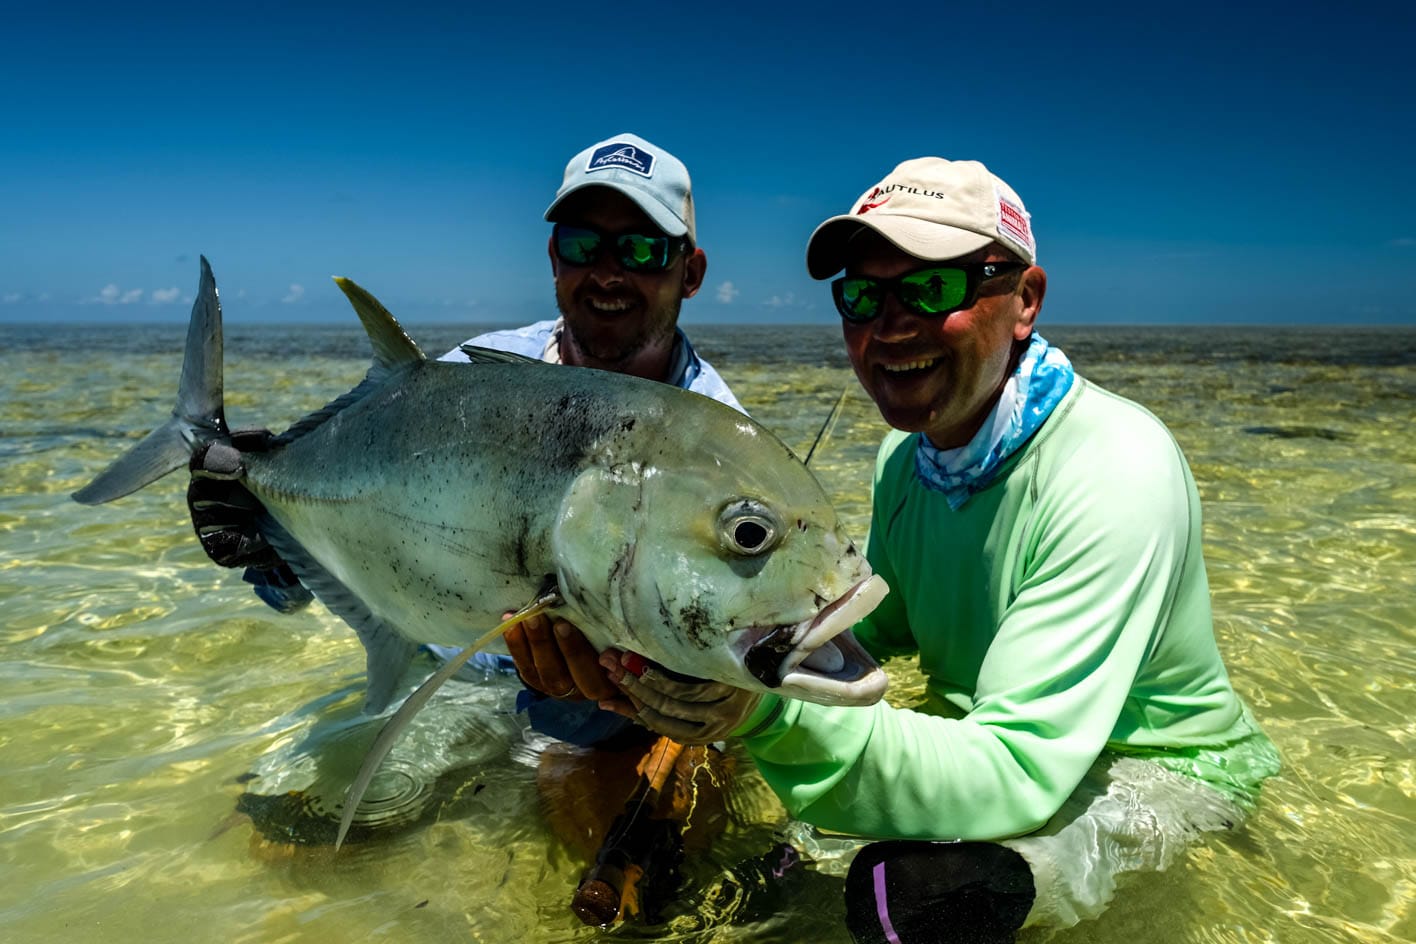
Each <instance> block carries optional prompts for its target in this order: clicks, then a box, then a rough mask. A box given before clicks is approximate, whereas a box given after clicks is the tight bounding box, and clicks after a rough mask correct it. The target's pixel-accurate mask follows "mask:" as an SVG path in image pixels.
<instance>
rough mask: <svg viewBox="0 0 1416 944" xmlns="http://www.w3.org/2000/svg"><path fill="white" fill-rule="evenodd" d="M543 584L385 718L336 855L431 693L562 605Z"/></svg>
mask: <svg viewBox="0 0 1416 944" xmlns="http://www.w3.org/2000/svg"><path fill="white" fill-rule="evenodd" d="M547 584H548V585H542V588H541V592H540V593H538V594H537V595H536V599H534V600H532V601H531V602H530V603H528V604H526V605H525V606H523V607H522V608H521V609H519V610H517V611H516V612H515V613H513V614H511V616H509V617H507V618H506V619H504V620H502V621H501V623H499V624H498V625H497V626H496V628H495V629H492V630H491V631H490V632H488V633H486V634H484V635H483V636H482V637H481V638H480V639H478V640H477V641H476V642H474V643H473V644H472V645H470V646H468V647H467V648H466V649H463V650H462V651H461V652H459V653H458V654H457V655H456V656H454V657H453V658H451V659H449V660H447V662H445V663H444V664H443V665H442V666H441V667H440V668H439V669H438V670H437V671H436V672H434V673H433V674H432V675H430V676H428V678H427V680H426V681H425V682H423V684H422V685H419V686H418V687H417V688H416V689H415V690H414V691H413V694H411V695H409V696H408V698H407V699H406V700H405V701H404V702H403V704H401V705H399V706H398V710H397V711H395V712H394V713H393V717H391V718H389V719H388V721H387V722H386V723H385V724H384V726H383V729H382V730H381V731H379V736H378V737H377V738H375V739H374V743H373V744H372V745H370V747H369V752H368V753H367V754H366V755H364V763H363V764H362V765H361V766H360V767H359V773H358V775H357V776H356V777H355V778H354V782H353V783H351V784H350V785H349V792H348V793H347V794H346V795H345V798H344V813H343V815H341V816H340V819H339V832H338V834H337V835H336V836H335V838H334V849H335V851H336V852H338V851H339V847H340V846H342V845H344V837H345V836H347V835H349V827H350V826H352V825H353V824H354V814H355V813H356V812H358V810H359V803H360V801H361V800H363V799H364V792H365V791H366V790H368V789H369V784H370V783H372V782H373V780H374V774H376V773H378V771H379V765H381V764H382V763H383V760H384V758H385V757H387V756H388V752H389V751H391V750H393V745H394V744H396V743H397V742H398V738H399V736H400V735H402V734H403V732H404V730H405V729H406V728H407V727H408V725H409V724H411V723H412V721H413V718H414V716H416V715H417V714H418V711H419V710H420V709H421V708H422V707H423V706H424V705H426V704H427V703H428V699H430V698H432V697H433V694H434V693H435V692H436V691H437V690H438V689H439V688H442V686H443V683H444V682H446V681H447V680H448V679H450V678H452V677H453V676H454V675H456V674H457V673H458V671H460V670H461V668H462V667H463V666H464V665H466V664H467V660H468V659H470V658H472V656H473V655H475V654H476V653H477V652H478V651H480V650H481V649H482V647H483V646H485V645H486V644H487V643H489V642H491V641H492V640H493V639H495V638H497V637H498V636H500V635H501V634H502V633H504V632H506V631H507V630H508V629H510V628H511V627H513V626H515V625H516V624H517V623H519V622H521V621H522V620H524V619H526V618H527V617H530V616H535V615H536V614H537V613H541V612H543V611H545V610H549V609H552V608H554V607H556V606H559V605H560V604H561V603H562V602H563V601H562V600H561V595H560V591H559V590H557V589H556V586H555V578H554V577H553V576H552V577H548V578H547ZM371 657H372V656H371Z"/></svg>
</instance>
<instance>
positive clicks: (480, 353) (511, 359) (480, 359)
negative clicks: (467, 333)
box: [458, 344, 542, 364]
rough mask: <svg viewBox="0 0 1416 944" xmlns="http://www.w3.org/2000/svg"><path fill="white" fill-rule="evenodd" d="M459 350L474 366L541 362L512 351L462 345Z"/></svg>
mask: <svg viewBox="0 0 1416 944" xmlns="http://www.w3.org/2000/svg"><path fill="white" fill-rule="evenodd" d="M458 348H459V350H461V351H462V353H463V354H466V355H467V359H468V360H469V361H471V362H472V363H474V364H540V363H542V362H541V361H538V360H536V358H534V357H526V356H524V355H522V354H513V353H511V352H510V351H496V350H493V349H492V348H489V347H478V346H477V345H475V344H460V345H458Z"/></svg>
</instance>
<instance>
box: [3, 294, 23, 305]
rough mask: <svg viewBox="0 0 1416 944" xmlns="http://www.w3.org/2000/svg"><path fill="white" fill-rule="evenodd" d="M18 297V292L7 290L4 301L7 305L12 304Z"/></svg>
mask: <svg viewBox="0 0 1416 944" xmlns="http://www.w3.org/2000/svg"><path fill="white" fill-rule="evenodd" d="M20 298H21V296H20V293H19V292H8V293H6V295H5V298H4V302H5V304H7V305H13V304H15V303H16V302H18V301H19V300H20Z"/></svg>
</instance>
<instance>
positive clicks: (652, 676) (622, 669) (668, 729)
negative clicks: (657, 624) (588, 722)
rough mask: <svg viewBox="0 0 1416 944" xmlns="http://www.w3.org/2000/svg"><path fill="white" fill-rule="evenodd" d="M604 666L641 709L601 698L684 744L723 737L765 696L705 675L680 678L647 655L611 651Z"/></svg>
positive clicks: (602, 659)
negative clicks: (626, 707) (623, 705)
mask: <svg viewBox="0 0 1416 944" xmlns="http://www.w3.org/2000/svg"><path fill="white" fill-rule="evenodd" d="M600 666H601V667H602V668H603V669H604V670H605V672H606V673H607V674H608V675H609V677H610V678H611V679H612V680H613V681H614V682H615V684H617V685H618V686H619V687H620V688H621V689H623V691H624V693H625V694H627V695H628V696H629V698H630V700H631V701H633V703H634V706H635V708H636V709H637V710H635V711H631V712H626V711H621V710H620V709H619V708H618V707H616V706H614V705H612V704H608V703H605V702H601V704H600V707H602V708H606V709H608V710H611V711H618V712H619V713H620V714H626V715H628V716H629V717H632V718H634V719H635V720H637V721H639V722H640V723H641V724H643V725H644V726H645V727H647V728H648V729H649V730H651V731H654V732H656V733H658V734H662V735H665V736H666V737H671V738H673V739H674V740H676V741H679V742H681V743H684V744H711V743H713V742H714V741H721V740H723V739H724V738H726V737H727V736H728V735H729V734H731V733H732V732H733V731H734V730H736V729H737V728H738V727H740V726H741V725H742V723H743V722H744V721H746V720H747V717H748V716H749V715H751V714H752V712H753V709H755V708H756V707H757V703H758V702H759V701H761V700H762V693H761V692H752V691H748V690H746V689H742V688H736V687H734V686H732V685H725V684H723V683H722V682H711V681H708V680H706V679H687V678H684V679H682V680H680V679H675V678H673V677H672V676H671V673H669V672H668V671H666V670H664V669H662V668H659V667H657V666H653V665H650V664H647V663H646V661H645V659H644V658H643V657H642V656H638V655H636V654H634V653H621V652H620V651H619V650H617V649H606V650H605V651H604V652H602V653H601V654H600Z"/></svg>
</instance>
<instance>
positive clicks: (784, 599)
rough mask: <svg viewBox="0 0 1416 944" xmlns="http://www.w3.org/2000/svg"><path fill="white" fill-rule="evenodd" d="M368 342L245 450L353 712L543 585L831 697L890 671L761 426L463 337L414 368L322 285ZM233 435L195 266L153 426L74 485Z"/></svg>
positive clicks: (679, 645) (793, 468)
mask: <svg viewBox="0 0 1416 944" xmlns="http://www.w3.org/2000/svg"><path fill="white" fill-rule="evenodd" d="M336 282H337V283H338V284H339V287H340V288H341V289H343V291H344V293H345V294H346V295H347V296H348V297H349V299H350V301H351V302H352V303H353V305H354V309H355V311H356V312H357V313H358V315H359V318H360V320H361V321H362V322H363V324H364V327H365V329H366V330H367V331H368V333H369V338H370V341H371V342H372V344H373V350H374V365H373V367H372V368H371V369H370V370H369V373H368V375H367V376H366V377H365V379H364V381H363V382H362V383H360V384H359V385H358V386H357V387H355V388H354V389H353V390H351V391H350V392H348V393H346V394H345V395H343V396H342V397H340V398H338V399H337V400H335V401H333V402H332V403H330V404H329V405H328V406H326V407H325V408H324V409H322V410H320V411H317V412H316V413H313V414H311V415H310V416H307V417H305V418H304V419H302V420H300V421H299V422H298V423H296V424H295V425H294V426H292V427H291V428H290V429H289V430H287V431H286V432H284V433H282V434H281V435H280V436H279V437H277V442H276V446H275V448H273V449H271V450H270V451H268V452H261V453H248V454H246V455H244V456H243V464H244V466H245V469H246V473H245V477H244V480H243V483H244V485H245V486H246V487H247V488H248V489H250V491H251V492H252V493H254V494H255V496H256V497H257V498H259V499H260V501H261V503H262V504H263V505H264V506H265V508H266V516H265V517H264V518H263V519H262V522H261V530H262V533H263V534H264V535H265V536H266V538H267V539H268V540H269V541H270V543H271V544H272V546H273V547H274V548H275V549H276V550H277V551H278V552H279V553H280V555H281V557H283V558H284V559H285V560H286V561H287V562H288V563H289V564H290V566H291V567H292V569H294V571H295V573H296V574H297V575H298V576H299V577H300V580H301V582H303V583H304V584H305V585H306V586H307V587H309V588H310V589H311V590H312V591H314V593H315V595H316V596H317V597H319V599H320V600H321V601H322V602H323V603H324V604H325V605H326V606H327V607H329V609H330V610H332V611H333V612H334V613H336V614H337V615H339V616H340V617H341V618H343V619H344V620H345V621H346V622H347V623H349V625H350V626H352V627H353V628H354V630H355V631H356V632H357V633H358V635H359V638H360V640H361V641H362V642H363V644H364V648H365V650H366V652H367V658H368V688H367V694H366V699H365V706H366V708H367V709H368V710H370V711H381V710H383V708H384V707H385V706H386V705H387V704H388V703H389V702H390V700H391V699H392V698H393V697H394V695H395V694H397V693H396V692H395V689H396V687H397V685H398V681H399V679H400V677H401V676H402V675H403V674H404V671H405V669H406V668H407V667H408V664H409V662H410V660H411V659H412V657H413V655H414V653H415V652H416V651H417V647H418V646H419V645H420V644H422V643H439V644H444V645H455V646H466V645H468V644H470V643H472V642H473V641H474V640H476V639H478V638H479V637H481V636H482V635H483V634H484V633H485V632H486V631H487V630H488V629H489V628H491V627H493V626H495V625H496V624H497V623H498V622H499V621H500V619H501V615H502V614H503V613H505V612H508V611H515V610H517V609H518V608H521V607H523V606H525V605H526V604H527V603H528V601H531V600H533V599H535V598H536V597H537V596H538V594H541V593H543V592H544V590H545V589H546V588H547V587H548V586H551V585H554V587H555V589H556V590H557V591H558V595H557V600H558V603H557V605H556V607H555V609H554V610H552V612H553V613H556V614H558V615H563V616H564V617H565V618H567V619H569V620H570V621H571V622H573V623H574V624H575V625H577V626H579V627H580V628H581V630H582V631H584V633H585V635H586V637H587V638H588V639H589V640H590V641H591V642H592V643H593V644H594V645H595V646H596V647H598V648H601V649H603V648H605V647H608V646H617V647H619V648H622V649H626V650H632V651H635V652H638V653H641V654H643V655H644V656H647V657H648V658H650V659H653V660H654V661H656V662H658V663H660V664H662V665H664V666H665V667H667V668H669V669H672V670H674V671H677V672H680V673H683V674H686V675H692V676H697V677H701V678H709V679H714V680H716V681H720V682H725V683H728V684H731V685H736V686H739V687H742V688H748V689H757V690H764V691H775V692H778V693H780V694H782V695H786V696H790V697H794V698H801V699H805V700H808V701H813V702H820V703H823V704H834V705H865V704H871V703H873V702H876V701H878V700H879V699H880V697H881V696H882V695H883V693H884V690H885V684H886V678H885V675H884V673H883V672H882V671H881V670H880V668H879V667H878V666H877V665H876V664H875V662H874V661H873V660H872V659H871V658H870V656H869V655H867V654H866V652H865V651H864V650H863V649H862V648H861V647H860V646H859V644H857V643H856V641H855V640H854V638H853V637H852V636H851V634H850V632H849V630H848V628H849V627H850V626H851V625H852V624H853V623H854V622H855V621H856V620H858V619H860V618H861V617H862V616H864V615H865V614H866V613H868V612H869V611H870V610H871V609H873V608H874V607H875V605H876V604H877V603H879V601H880V599H881V598H882V597H883V596H884V594H885V593H886V589H887V588H886V587H885V586H884V583H883V581H881V579H880V578H879V577H876V576H873V575H872V574H871V571H870V567H869V565H868V564H867V563H866V562H865V559H864V557H863V556H862V555H861V554H860V553H859V552H858V551H857V550H856V548H855V546H854V545H853V544H852V543H851V541H850V539H849V538H847V537H846V535H845V534H844V533H843V532H842V531H841V528H840V526H839V524H838V522H837V519H836V514H835V512H834V510H833V509H832V507H831V505H830V502H829V501H828V500H827V498H826V495H825V494H824V492H823V491H822V489H821V487H820V485H819V484H818V483H817V482H816V480H815V479H814V478H813V477H812V475H811V474H810V473H809V472H808V471H807V469H806V468H805V466H803V465H802V463H801V462H800V461H799V460H797V459H796V457H795V456H793V455H792V453H791V451H790V450H788V449H787V447H786V446H784V445H783V444H782V443H781V442H780V441H779V440H778V439H777V438H776V437H775V436H773V435H772V434H771V433H770V432H769V431H768V430H767V429H766V428H764V427H763V426H761V425H759V424H758V423H755V422H754V421H752V420H751V419H749V418H748V417H746V416H744V415H742V414H740V413H738V412H736V411H734V410H732V409H730V408H728V407H726V406H724V405H722V404H720V403H717V402H715V401H713V400H710V399H709V398H707V397H703V396H700V395H698V394H696V393H690V392H687V391H684V390H681V389H678V388H676V387H671V386H668V385H666V384H660V383H653V382H650V381H646V380H640V379H638V378H635V377H630V376H626V375H623V374H616V373H609V372H605V371H598V370H589V369H582V368H572V367H560V366H551V365H546V364H541V363H539V362H535V361H530V360H528V359H526V358H522V357H518V356H515V355H510V354H505V353H502V352H497V351H488V350H483V349H478V348H467V349H466V350H467V353H468V355H469V356H470V357H471V358H472V360H473V364H471V365H467V364H452V363H445V362H440V361H436V360H429V359H428V358H426V357H425V356H424V355H423V353H422V352H421V351H420V350H419V349H418V346H417V345H416V344H414V343H413V341H412V340H411V339H410V338H409V337H408V336H407V335H406V334H405V333H404V331H403V329H402V328H401V327H400V326H399V324H398V323H397V322H396V321H395V320H394V319H393V316H392V315H390V314H389V313H388V312H387V311H385V310H384V308H383V306H382V305H380V304H379V303H378V301H377V300H375V299H374V298H373V297H372V296H371V295H369V294H368V293H367V292H365V291H364V290H363V289H361V288H359V286H357V285H355V284H354V283H352V282H350V281H348V280H346V279H336ZM228 439H229V430H228V428H227V425H226V421H225V418H224V416H223V410H222V340H221V307H220V304H219V301H218V298H217V292H216V283H215V280H214V279H213V277H212V274H211V268H210V266H209V265H208V264H207V261H206V259H205V258H203V259H202V271H201V282H200V286H199V290H198V295H197V300H196V302H195V304H194V305H193V307H192V320H191V323H190V325H189V327H188V333H187V348H186V355H185V362H184V364H183V368H182V379H181V384H180V388H179V394H178V398H177V405H176V407H175V408H174V409H173V416H172V418H171V419H170V420H168V421H167V422H166V423H165V424H164V425H163V426H161V427H159V428H158V429H156V430H154V431H153V432H152V433H150V434H149V435H148V436H147V438H146V439H144V440H143V441H142V442H140V443H139V444H138V445H137V446H135V447H133V449H132V450H131V451H129V452H128V453H127V454H126V455H124V456H123V457H121V458H120V459H118V460H117V461H116V462H115V463H114V464H113V465H112V466H110V467H109V468H108V469H106V470H105V471H104V472H103V473H102V474H100V475H99V476H98V477H97V478H96V479H94V481H93V482H92V483H90V484H89V485H88V486H86V487H84V488H83V489H80V490H79V491H77V492H75V493H74V496H73V497H74V499H75V500H76V501H79V502H83V503H85V504H98V503H100V502H106V501H111V500H112V499H115V498H119V497H121V496H123V495H126V494H129V493H130V492H133V491H136V490H137V489H139V488H142V487H143V486H144V485H147V484H148V483H150V482H152V481H154V480H156V479H157V478H160V477H161V476H163V475H165V474H167V473H168V472H170V471H172V470H173V469H176V468H178V467H180V466H183V465H185V464H186V463H187V461H188V459H189V456H190V454H191V453H192V452H193V451H195V450H196V449H197V448H199V447H200V446H202V445H203V444H205V443H208V442H213V441H225V440H228Z"/></svg>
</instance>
